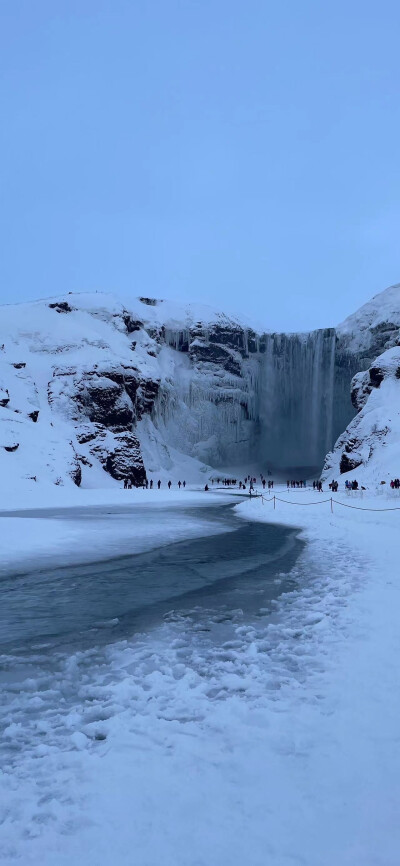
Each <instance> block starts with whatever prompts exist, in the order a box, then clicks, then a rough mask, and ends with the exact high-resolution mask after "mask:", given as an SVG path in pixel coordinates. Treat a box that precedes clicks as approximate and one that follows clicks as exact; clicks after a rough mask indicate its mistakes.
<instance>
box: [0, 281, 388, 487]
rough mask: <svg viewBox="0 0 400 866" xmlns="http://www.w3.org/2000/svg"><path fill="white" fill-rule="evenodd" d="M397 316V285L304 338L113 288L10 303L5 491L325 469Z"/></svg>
mask: <svg viewBox="0 0 400 866" xmlns="http://www.w3.org/2000/svg"><path fill="white" fill-rule="evenodd" d="M399 325H400V287H399V286H394V287H391V288H390V289H388V290H386V292H383V293H382V294H381V295H378V296H377V297H376V298H374V299H373V300H372V301H371V302H370V303H369V304H367V305H365V307H363V308H361V310H360V311H359V312H358V313H356V314H355V315H354V316H351V317H350V318H349V319H347V320H346V322H344V323H343V324H342V325H341V326H339V327H338V328H336V329H334V328H328V329H321V330H317V331H313V332H310V333H305V334H275V333H268V332H267V333H258V332H257V330H256V329H255V328H254V327H252V326H251V325H250V324H249V323H248V322H245V321H244V320H242V319H240V318H237V317H232V316H227V315H226V314H224V313H221V312H220V311H217V310H213V309H210V308H208V307H203V306H199V305H194V304H190V305H187V306H183V305H178V304H172V303H169V302H166V301H157V300H155V299H151V298H139V299H136V300H134V301H133V303H132V304H131V305H130V309H129V310H127V309H126V308H125V307H124V306H123V305H122V304H120V303H119V302H118V301H117V300H116V299H115V298H114V297H113V296H112V295H105V294H81V295H72V294H69V295H67V296H66V297H57V298H54V299H50V300H45V301H38V302H36V303H34V304H21V305H18V306H7V307H3V308H2V310H1V321H0V471H1V472H2V477H3V479H5V486H6V487H7V485H8V484H11V485H15V484H16V483H18V482H19V481H21V482H23V483H35V484H36V483H38V482H45V483H52V484H68V483H75V484H83V485H84V486H91V487H96V486H103V485H104V484H106V485H107V484H113V483H115V482H117V483H120V482H121V480H122V479H124V478H126V477H131V478H132V479H133V481H134V483H137V484H140V483H142V482H143V480H144V478H145V477H146V473H147V475H148V474H149V473H152V472H155V473H161V474H163V473H164V474H168V475H169V474H170V473H171V472H174V471H175V469H176V471H179V467H180V466H182V465H184V466H185V474H186V477H187V479H188V480H198V479H199V478H200V477H201V473H202V472H203V471H207V470H206V467H207V466H208V467H209V466H213V467H222V468H223V467H233V466H238V467H239V466H240V467H242V468H243V467H245V466H250V465H251V466H255V465H257V466H260V467H264V468H271V469H273V470H277V469H280V470H286V469H289V468H293V467H298V468H300V467H301V468H302V469H304V470H305V469H306V468H308V469H309V470H311V469H312V470H313V471H314V470H318V469H319V468H320V467H321V466H322V464H323V460H324V457H325V454H326V453H327V452H329V451H331V449H332V447H333V445H334V442H335V441H336V439H337V437H338V436H339V435H340V434H341V433H342V431H343V430H344V429H345V428H346V427H347V425H348V424H349V423H350V422H351V420H352V418H353V417H354V414H355V408H354V407H353V406H352V403H351V400H350V391H351V388H350V385H351V380H352V378H353V376H354V375H355V374H358V373H360V371H365V370H367V369H368V368H369V367H370V366H371V363H372V362H373V360H374V358H375V357H376V356H377V355H378V354H381V353H382V352H383V351H384V350H386V349H388V348H390V347H391V346H392V345H394V344H395V342H396V339H397V336H398V333H399ZM357 381H358V380H357V379H356V383H357ZM353 390H354V389H353Z"/></svg>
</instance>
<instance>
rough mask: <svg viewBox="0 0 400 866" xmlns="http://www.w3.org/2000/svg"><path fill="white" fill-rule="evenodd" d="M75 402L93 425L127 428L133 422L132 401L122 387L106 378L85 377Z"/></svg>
mask: <svg viewBox="0 0 400 866" xmlns="http://www.w3.org/2000/svg"><path fill="white" fill-rule="evenodd" d="M75 400H76V402H77V404H78V405H79V406H80V408H81V410H82V412H83V414H85V415H86V416H87V417H88V418H89V420H90V421H92V422H93V423H98V424H104V426H105V427H127V426H129V425H131V424H132V422H133V420H134V409H133V405H132V401H131V400H130V398H129V397H128V396H127V394H126V393H125V391H124V387H123V385H121V384H119V383H118V382H115V381H113V379H110V378H109V377H108V376H98V375H96V374H95V375H93V376H87V377H86V378H85V380H84V382H83V383H82V387H81V388H80V390H78V392H77V393H76V395H75Z"/></svg>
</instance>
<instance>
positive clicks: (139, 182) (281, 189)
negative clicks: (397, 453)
mask: <svg viewBox="0 0 400 866" xmlns="http://www.w3.org/2000/svg"><path fill="white" fill-rule="evenodd" d="M399 41H400V4H399V3H398V0H381V2H379V3H377V2H376V0H335V2H330V3H329V2H323V0H315V2H313V0H279V2H278V0H274V2H268V0H140V2H139V0H34V2H33V0H0V107H1V133H0V136H1V137H0V157H1V158H0V230H1V240H2V248H1V257H0V296H1V300H2V301H3V302H9V301H12V300H17V301H19V300H27V299H31V298H36V297H42V296H47V295H53V294H56V293H57V292H59V291H60V292H61V291H63V292H64V291H85V290H94V289H97V290H107V291H109V290H111V291H115V292H116V293H117V294H120V295H121V296H122V297H123V299H124V300H125V301H127V300H128V299H129V296H130V295H137V294H145V295H152V296H157V297H172V298H178V299H179V298H181V299H189V300H197V301H203V302H205V303H212V304H214V305H218V306H221V307H222V308H224V307H225V308H227V309H228V310H237V311H243V312H248V313H249V314H250V315H251V316H252V317H253V318H254V317H258V318H259V320H260V323H262V324H264V325H266V326H268V327H270V328H277V329H283V328H285V329H290V330H295V329H304V328H308V327H319V326H325V325H333V324H336V323H338V322H339V321H340V320H341V319H343V318H344V317H345V316H346V315H348V314H349V313H351V312H353V311H354V310H355V309H356V308H357V307H358V306H360V304H362V303H364V302H365V301H367V300H368V299H369V298H370V297H371V296H372V295H373V294H375V293H376V292H377V291H380V290H381V289H383V288H385V287H386V286H387V285H389V284H390V283H393V282H398V281H400V244H399V228H400V158H399V152H400V145H399V141H400V73H399V69H400V63H399Z"/></svg>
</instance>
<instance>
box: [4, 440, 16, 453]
mask: <svg viewBox="0 0 400 866" xmlns="http://www.w3.org/2000/svg"><path fill="white" fill-rule="evenodd" d="M3 447H4V450H5V451H9V452H10V453H11V452H12V451H16V450H17V448H19V442H16V443H15V445H4V446H3Z"/></svg>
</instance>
